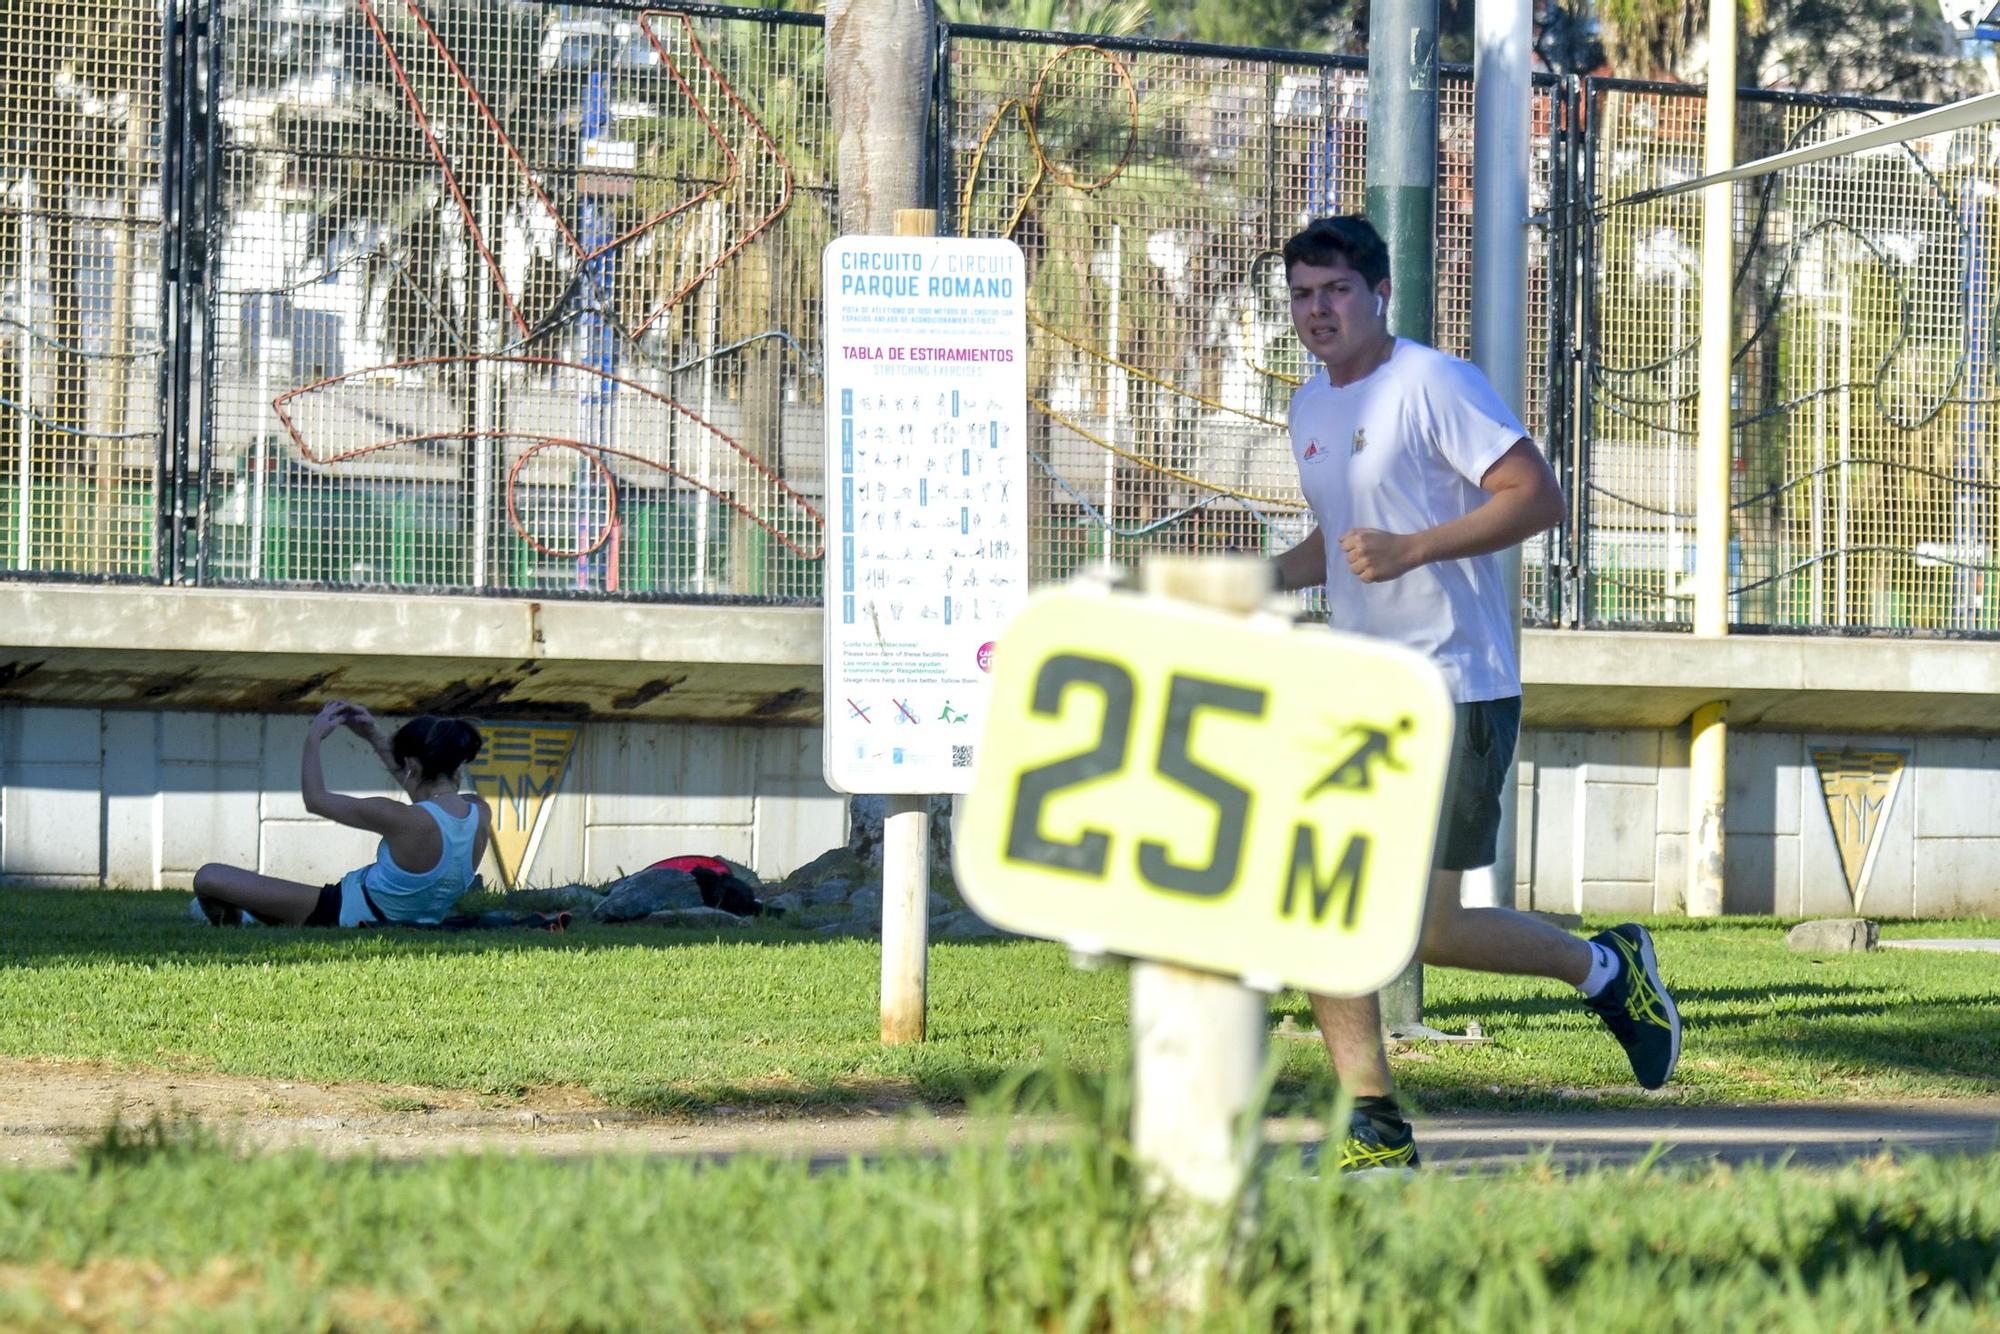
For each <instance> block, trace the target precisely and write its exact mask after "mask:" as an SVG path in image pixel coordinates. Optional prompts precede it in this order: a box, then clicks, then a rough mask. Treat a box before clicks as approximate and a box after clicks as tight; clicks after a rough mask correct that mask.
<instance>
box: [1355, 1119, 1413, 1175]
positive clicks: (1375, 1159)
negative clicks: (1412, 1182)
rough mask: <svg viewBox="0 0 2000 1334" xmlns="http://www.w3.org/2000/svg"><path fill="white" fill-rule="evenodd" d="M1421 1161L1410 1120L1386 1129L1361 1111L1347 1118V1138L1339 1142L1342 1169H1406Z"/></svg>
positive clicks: (1360, 1170) (1368, 1170)
mask: <svg viewBox="0 0 2000 1334" xmlns="http://www.w3.org/2000/svg"><path fill="white" fill-rule="evenodd" d="M1422 1162H1423V1160H1422V1159H1421V1158H1419V1157H1418V1156H1417V1140H1416V1136H1414V1135H1412V1134H1411V1133H1410V1127H1409V1125H1408V1124H1407V1123H1398V1126H1397V1127H1395V1128H1391V1129H1387V1130H1385V1129H1383V1128H1382V1127H1381V1126H1378V1125H1377V1124H1376V1123H1375V1122H1373V1121H1371V1120H1369V1119H1368V1118H1367V1117H1366V1116H1364V1115H1363V1114H1362V1113H1360V1112H1358V1111H1357V1112H1355V1113H1354V1114H1353V1115H1352V1116H1351V1117H1349V1118H1348V1122H1347V1138H1346V1139H1344V1140H1342V1141H1341V1144H1340V1170H1341V1171H1343V1172H1404V1171H1408V1170H1409V1169H1411V1168H1414V1167H1417V1166H1420V1165H1421V1164H1422Z"/></svg>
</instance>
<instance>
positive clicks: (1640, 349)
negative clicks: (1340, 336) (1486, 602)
mask: <svg viewBox="0 0 2000 1334" xmlns="http://www.w3.org/2000/svg"><path fill="white" fill-rule="evenodd" d="M10 13H12V14H13V15H14V18H15V22H14V24H13V25H12V27H11V29H10V32H11V34H12V36H11V39H10V41H9V43H7V44H6V47H5V49H4V54H0V60H4V61H5V62H6V73H7V75H8V77H7V79H6V82H5V84H4V85H0V88H4V91H0V303H4V309H0V573H4V574H6V575H9V576H12V577H29V578H40V577H49V576H55V575H82V576H89V577H97V578H118V577H130V578H156V579H165V580H172V581H181V582H201V583H208V584H281V585H308V586H330V587H355V588H395V589H410V590H432V591H452V590H486V591H498V592H505V591H509V590H522V591H529V590H532V591H535V592H536V593H537V594H538V595H553V594H568V595H596V596H616V597H621V598H646V597H652V598H684V597H705V596H706V597H714V596H734V597H748V598H755V599H760V600H774V601H776V600H794V599H812V598H815V597H816V596H817V595H818V592H819V585H820V576H819V565H818V559H819V551H820V546H821V525H820V521H819V515H818V512H817V508H818V498H819V496H820V494H821V490H822V486H823V480H822V468H823V462H822V459H823V453H822V417H821V413H822V404H821V386H820V381H819V371H818V365H817V356H816V348H817V344H818V341H819V296H818V279H819V270H818V256H819V252H820V249H821V247H822V246H823V245H824V244H825V243H826V241H827V240H829V239H830V238H831V236H832V235H833V234H834V231H835V223H834V212H833V203H834V197H833V188H834V187H833V179H832V161H831V158H832V150H831V138H830V135H829V130H828V126H827V123H826V103H825V89H824V74H823V68H824V56H823V53H822V49H821V48H822V43H821V30H820V21H819V19H818V18H817V17H814V16H810V15H797V14H789V13H782V12H770V11H740V10H719V9H711V8H694V9H689V10H687V11H686V12H677V11H660V10H648V9H645V8H642V7H638V6H627V5H618V4H610V3H599V4H594V5H551V4H540V3H533V2H532V0H464V2H463V3H455V4H452V5H439V4H436V3H435V2H434V0H179V2H178V3H170V4H168V5H167V6H166V7H165V11H164V13H165V18H164V20H163V18H162V11H161V10H160V9H157V8H152V7H147V8H143V9H139V8H132V7H130V6H129V5H127V4H125V3H123V0H90V2H89V3H85V4H81V5H76V6H69V7H60V6H53V5H48V4H36V5H23V6H17V7H16V9H15V10H13V11H10ZM939 68H940V76H939V87H938V95H939V117H938V125H939V142H938V144H937V157H936V168H937V170H936V172H935V176H936V178H937V182H938V195H939V206H940V211H941V214H942V221H943V224H944V226H943V229H944V230H945V231H947V232H956V233H959V234H966V235H1007V236H1012V237H1013V238H1014V239H1016V240H1017V241H1019V242H1020V244H1021V245H1022V247H1023V248H1024V250H1025V251H1026V252H1027V253H1028V256H1029V259H1030V262H1031V264H1032V266H1033V270H1032V272H1033V282H1032V288H1031V292H1030V302H1029V305H1030V311H1029V313H1030V343H1031V353H1032V355H1031V359H1030V366H1031V389H1032V395H1033V400H1034V409H1035V412H1034V421H1035V424H1036V430H1035V438H1034V440H1033V449H1034V454H1033V457H1032V462H1031V471H1032V475H1033V478H1034V482H1035V497H1034V499H1035V508H1034V514H1035V516H1036V517H1035V527H1034V535H1035V549H1034V572H1035V575H1036V577H1037V578H1040V579H1050V578H1057V577H1061V576H1062V575H1064V574H1065V573H1067V572H1068V571H1070V570H1072V569H1074V568H1075V567H1076V566H1078V565H1079V564H1080V563H1082V562H1084V561H1087V560H1090V559H1094V558H1097V557H1101V556H1104V555H1110V556H1114V557H1116V558H1119V559H1126V560H1129V559H1132V558H1134V557H1136V556H1138V555H1140V554H1142V553H1143V552H1146V551H1151V550H1163V549H1178V550H1223V549H1232V548H1233V549H1238V550H1251V551H1272V550H1275V549H1278V548H1280V547H1282V546H1284V545H1286V544H1288V543H1289V542H1291V541H1294V540H1296V539H1297V538H1298V537H1299V536H1300V535H1302V534H1303V533H1304V532H1305V530H1306V523H1307V519H1306V516H1305V514H1304V511H1303V510H1302V508H1301V507H1300V504H1299V501H1298V498H1297V492H1296V479H1295V477H1294V475H1293V471H1292V464H1291V461H1290V457H1289V451H1288V449H1287V447H1286V442H1285V432H1284V417H1285V410H1286V404H1287V402H1288V400H1289V396H1290V394H1291V391H1292V388H1293V387H1294V385H1295V384H1296V383H1297V382H1298V381H1299V380H1300V378H1301V377H1302V376H1304V375H1305V374H1306V373H1308V371H1309V370H1310V367H1309V366H1308V365H1307V364H1306V362H1305V360H1304V359H1303V356H1302V354H1301V352H1300V350H1299V348H1298V344H1297V340H1296V339H1295V338H1294V337H1293V336H1292V334H1291V331H1290V324H1289V318H1288V314H1287V301H1286V291H1285V286H1284V275H1283V273H1282V266H1281V264H1280V262H1279V260H1278V254H1277V250H1278V247H1279V246H1280V245H1281V244H1282V243H1283V241H1284V240H1285V238H1286V237H1287V236H1289V235H1290V234H1291V233H1292V232H1293V231H1294V230H1296V229H1297V227H1298V226H1299V225H1300V224H1301V223H1302V222H1303V221H1304V220H1305V219H1306V218H1307V217H1309V216H1311V215H1314V214H1319V213H1327V212H1334V211H1347V210H1357V209H1360V208H1361V207H1362V206H1363V203H1364V171H1363V164H1364V155H1365V152H1366V97H1367V72H1366V68H1365V64H1364V62H1362V61H1359V60H1355V59H1349V58H1340V57H1312V56H1305V55H1296V56H1293V55H1274V54H1272V53H1268V52H1243V51H1227V50H1221V49H1217V48H1203V47H1193V46H1186V45H1178V44H1170V43H1159V42H1146V41H1121V40H1115V39H1108V38H1107V39H1090V40H1088V41H1085V40H1083V39H1074V38H1062V37H1052V36H1047V35H1041V34H1023V33H1003V32H999V31H997V30H992V29H972V28H962V29H950V30H947V31H946V32H945V33H944V34H943V35H942V38H941V60H940V67H939ZM51 70H54V71H57V77H55V78H53V79H51V78H50V77H49V71H51ZM1739 108H1740V118H1741V119H1740V124H1739V129H1738V134H1739V151H1740V156H1743V157H1751V156H1756V155H1760V154H1762V153H1765V152H1768V151H1774V150H1776V149H1779V148H1782V147H1784V146H1786V145H1789V144H1793V143H1801V142H1808V141H1811V140H1814V139H1817V138H1823V137H1826V136H1829V135H1834V134H1838V133H1840V132H1842V131H1844V130H1846V129H1849V128H1852V127H1853V126H1855V125H1857V124H1861V123H1863V122H1865V121H1866V120H1869V119H1876V118H1880V117H1883V116H1886V115H1890V114H1897V113H1900V112H1902V111H1904V110H1907V109H1908V108H1904V107H1899V106H1892V105H1889V104H1883V103H1865V102H1860V101H1856V100H1854V99H1844V100H1835V99H1824V98H1817V99H1816V98H1802V97H1785V96H1778V95H1771V94H1752V93H1745V94H1744V95H1743V96H1742V97H1741V98H1740V100H1739ZM1702 112H1703V103H1702V96H1701V90H1699V89H1690V88H1682V87H1665V86H1655V85H1642V84H1633V83H1626V82H1618V81H1609V80H1592V81H1568V82H1565V83H1562V84H1556V83H1554V82H1553V81H1547V82H1544V83H1542V84H1538V86H1537V92H1536V96H1535V111H1534V116H1535V124H1534V127H1533V143H1534V146H1535V147H1534V152H1533V158H1532V162H1533V167H1532V170H1533V181H1532V185H1531V201H1532V203H1531V207H1532V208H1533V209H1534V210H1535V211H1536V213H1537V215H1538V219H1539V221H1540V222H1541V223H1543V224H1544V225H1542V226H1538V227H1536V228H1535V229H1533V230H1532V231H1531V241H1530V284H1531V289H1530V317H1529V321H1528V328H1527V329H1526V330H1524V337H1525V338H1526V340H1527V343H1528V364H1529V367H1530V384H1529V388H1528V399H1527V404H1528V413H1527V416H1528V425H1529V428H1530V430H1531V432H1533V433H1534V434H1535V436H1536V438H1537V439H1539V440H1542V441H1544V442H1545V444H1546V446H1547V448H1548V450H1549V453H1550V456H1551V459H1552V460H1553V461H1554V462H1555V464H1556V466H1557V468H1558V471H1559V472H1560V473H1561V475H1562V476H1563V478H1564V481H1565V484H1566V485H1567V487H1568V488H1569V491H1570V494H1571V497H1572V518H1571V521H1570V522H1569V524H1567V525H1566V526H1565V528H1564V529H1563V531H1562V532H1560V533H1558V534H1555V535H1552V536H1551V538H1550V539H1548V540H1547V541H1546V542H1545V543H1539V544H1536V545H1535V546H1534V547H1533V548H1531V550H1530V551H1529V553H1528V556H1527V559H1526V560H1525V561H1524V566H1525V574H1526V587H1525V588H1524V612H1525V613H1526V615H1527V617H1528V618H1529V620H1530V621H1532V622H1542V623H1555V624H1580V625H1609V624H1649V625H1668V626H1670V625H1675V624H1680V623H1684V622H1685V621H1686V620H1687V619H1688V609H1689V607H1690V605H1691V601H1690V589H1689V586H1688V576H1689V573H1690V571H1691V569H1692V560H1693V513H1692V511H1693V494H1694V490H1693V454H1694V449H1693V431H1694V402H1695V396H1696V391H1697V387H1696V383H1695V375H1694V363H1695V345H1696V332H1697V329H1698V325H1699V312H1698V303H1697V300H1696V269H1697V266H1698V257H1699V246H1700V230H1699V228H1700V216H1699V203H1698V202H1697V201H1696V199H1695V197H1694V196H1689V195H1683V196H1677V197H1673V198H1669V199H1664V200H1656V201H1652V202H1645V203H1636V204H1625V203H1621V202H1620V201H1621V200H1622V199H1624V198H1625V197H1627V196H1630V195H1632V194H1634V193H1635V192H1637V191H1640V190H1644V189H1647V188H1649V187H1652V186H1656V185H1659V184H1662V183H1664V182H1666V181H1669V180H1675V179H1685V178H1686V177H1688V176H1691V175H1694V174H1698V172H1699V170H1700V158H1701V137H1702ZM1438 152H1439V159H1438V223H1437V238H1438V241H1437V251H1436V255H1435V260H1436V294H1437V295H1436V311H1435V330H1436V337H1437V341H1438V342H1439V343H1440V345H1442V346H1444V347H1446V348H1448V349H1450V350H1452V351H1456V352H1461V353H1462V352H1464V351H1466V350H1467V348H1466V343H1467V338H1468V328H1469V315H1470V309H1471V302H1472V300H1473V292H1472V288H1471V282H1472V277H1471V272H1470V249H1471V245H1470V215H1471V154H1472V123H1471V87H1470V80H1469V78H1468V77H1467V76H1466V74H1465V72H1463V71H1449V70H1448V71H1446V72H1445V75H1444V77H1443V80H1442V84H1441V89H1440V134H1439V144H1438ZM1995 155H1996V148H1995V138H1994V135H1993V132H1992V131H1991V130H1989V129H1987V128H1983V127H1982V128H1980V129H1977V130H1967V131H1961V132H1959V133H1957V134H1955V135H1951V136H1944V137H1940V138H1937V139H1935V140H1927V141H1914V142H1912V143H1910V144H1907V145H1902V146H1899V147H1896V148H1893V149H1886V150H1880V151H1877V152H1872V153H1868V154H1860V155H1853V156H1849V157H1843V158H1836V159H1832V160H1829V161H1826V162H1822V163H1819V164H1816V165H1814V166H1811V167H1806V168H1800V169H1797V170H1792V171H1787V172H1783V173H1779V174H1777V175H1774V176H1770V177H1767V178H1764V179H1761V180H1757V181H1753V182H1749V183H1746V184H1744V185H1742V186H1739V187H1737V192H1736V199H1737V227H1736V243H1737V252H1738V274H1737V302H1736V311H1735V315H1734V324H1735V328H1736V333H1737V350H1736V356H1735V365H1736V382H1735V386H1734V393H1735V399H1736V414H1737V416H1736V448H1735V471H1734V474H1733V479H1734V482H1733V484H1734V496H1735V502H1736V510H1735V515H1734V520H1735V522H1734V545H1733V549H1732V555H1731V566H1732V570H1731V584H1732V588H1733V590H1734V607H1733V612H1734V615H1733V619H1734V620H1735V621H1736V622H1737V623H1738V624H1739V625H1743V626H1747V627H1754V626H1773V627H1798V628H1824V629H1829V630H1846V631H1853V630H1861V629H1869V628H1898V629H1922V630H1936V631H1950V632H1963V633H1995V632H2000V606H1996V599H1995V596H1994V594H1993V593H1992V591H1991V590H1990V589H1989V587H1988V581H1989V575H1990V574H1991V572H1992V571H1993V568H1994V558H1993V541H1994V538H1993V532H1994V522H1995V515H1994V506H1993V504H1992V500H1993V495H1994V487H1995V482H1994V480H1993V468H1994V463H1995V459H1994V451H1995V439H1994V418H1993V416H1992V415H1991V408H1990V407H1989V402H1988V401H1989V400H1990V399H1991V398H1993V397H1994V394H1995V389H1994V382H1995V374H1996V368H1995V366H1994V358H1995V336H1996V332H2000V329H1997V328H1996V320H1995V312H1994V304H1995V299H1996V290H1995V280H1994V274H1993V265H1994V264H1995V262H1996V260H2000V221H1996V219H1995V216H1994V214H1995V201H1996V200H2000V163H1996V161H1995Z"/></svg>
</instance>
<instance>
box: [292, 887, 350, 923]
mask: <svg viewBox="0 0 2000 1334" xmlns="http://www.w3.org/2000/svg"><path fill="white" fill-rule="evenodd" d="M299 925H300V926H339V925H340V882H339V881H338V880H336V881H334V882H333V883H332V884H330V885H325V886H323V887H321V889H320V891H319V899H318V901H317V902H315V903H314V904H313V910H312V911H311V912H310V913H308V914H306V920H305V921H303V922H300V923H299Z"/></svg>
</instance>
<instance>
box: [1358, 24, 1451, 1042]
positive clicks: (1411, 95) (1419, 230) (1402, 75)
mask: <svg viewBox="0 0 2000 1334" xmlns="http://www.w3.org/2000/svg"><path fill="white" fill-rule="evenodd" d="M1437 39H1438V0H1374V3H1373V4H1371V5H1370V6H1369V10H1368V168H1367V182H1368V220H1369V221H1370V222H1373V223H1374V224H1375V230H1376V231H1378V232H1380V233H1382V239H1383V240H1384V241H1386V242H1388V244H1389V281H1390V295H1389V328H1390V330H1391V331H1392V332H1394V333H1396V334H1397V335H1398V336H1400V337H1403V338H1412V339H1415V340H1416V341H1418V342H1421V343H1428V342H1430V341H1431V324H1432V320H1431V314H1432V308H1433V306H1434V304H1435V300H1434V298H1435V294H1436V288H1437V262H1436V257H1437V156H1438V68H1437ZM1423 1017H1424V969H1423V965H1422V964H1419V963H1412V964H1411V965H1410V966H1409V967H1408V968H1406V969H1404V970H1403V975H1402V976H1401V977H1399V978H1397V979H1396V980H1395V981H1394V982H1392V983H1390V984H1389V986H1388V987H1386V988H1385V989H1384V990H1383V992H1382V1024H1383V1026H1384V1027H1385V1028H1387V1029H1388V1030H1389V1031H1390V1032H1392V1033H1398V1032H1409V1031H1411V1030H1413V1029H1414V1028H1416V1027H1417V1026H1418V1025H1419V1024H1421V1023H1422V1022H1423Z"/></svg>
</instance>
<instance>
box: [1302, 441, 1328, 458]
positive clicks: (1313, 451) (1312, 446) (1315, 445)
mask: <svg viewBox="0 0 2000 1334" xmlns="http://www.w3.org/2000/svg"><path fill="white" fill-rule="evenodd" d="M1299 457H1300V458H1302V459H1304V460H1305V461H1306V462H1307V463H1318V462H1319V461H1320V460H1321V459H1323V458H1325V457H1326V451H1325V450H1323V449H1321V448H1320V447H1319V441H1317V440H1308V441H1306V452H1305V453H1304V454H1302V455H1300V456H1299Z"/></svg>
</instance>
